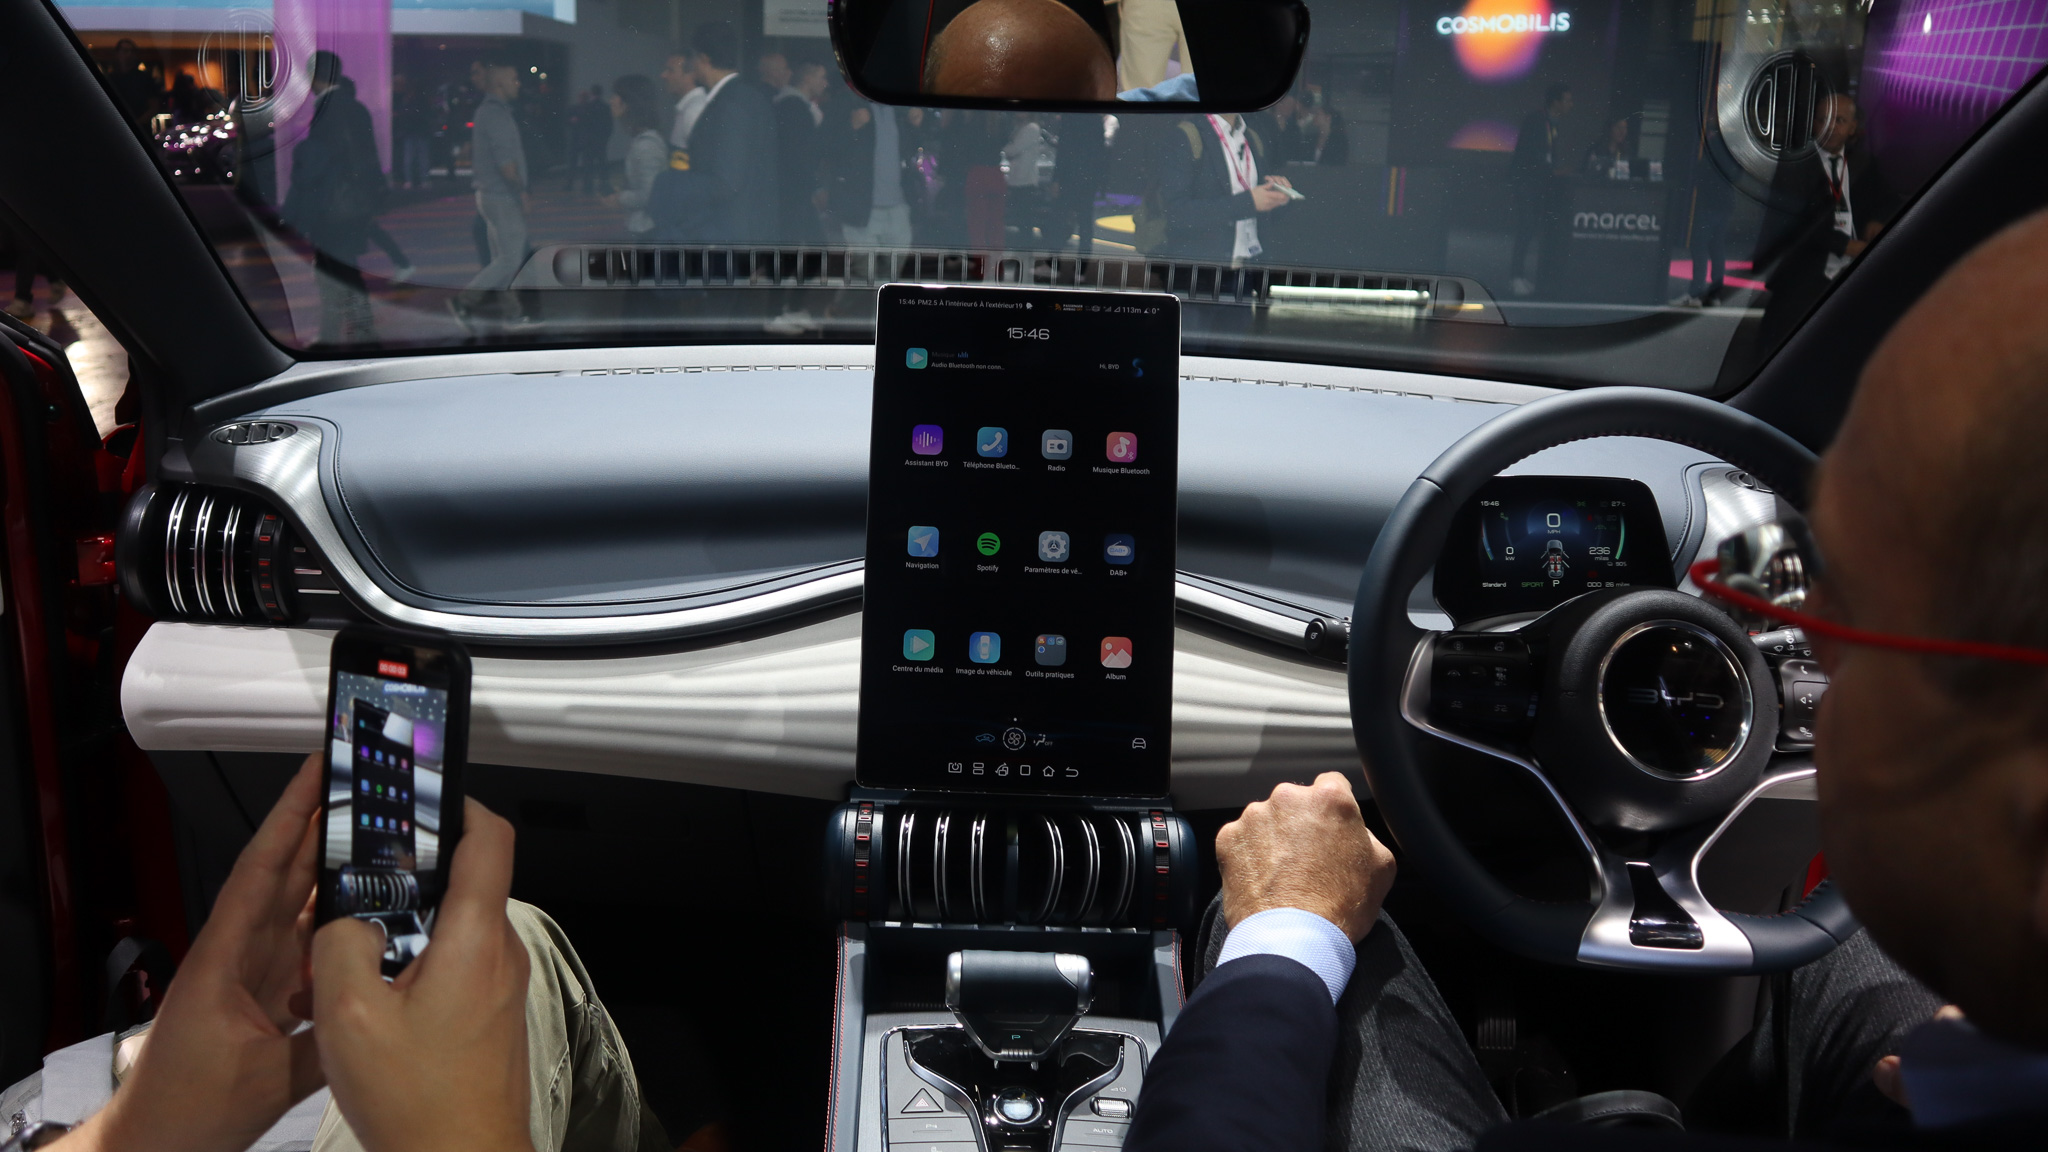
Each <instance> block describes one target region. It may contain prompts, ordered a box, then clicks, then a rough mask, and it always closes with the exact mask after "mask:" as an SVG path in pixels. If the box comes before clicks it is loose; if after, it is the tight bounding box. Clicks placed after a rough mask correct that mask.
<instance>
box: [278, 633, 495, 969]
mask: <svg viewBox="0 0 2048 1152" xmlns="http://www.w3.org/2000/svg"><path fill="white" fill-rule="evenodd" d="M469 691H470V662H469V654H468V653H467V652H465V651H464V650H463V648H462V646H461V644H459V643H458V642H457V641H456V640H455V639H454V638H452V637H449V636H445V635H435V634H427V633H413V632H399V631H394V630H391V629H384V628H367V627H352V628H348V629H344V630H343V631H342V632H341V633H340V634H339V635H337V636H336V637H335V638H334V648H333V650H332V653H331V655H330V658H329V671H328V681H327V725H328V730H327V768H326V773H325V786H324V788H323V789H322V800H321V820H320V881H319V891H318V899H317V901H316V904H315V916H316V919H317V920H318V921H319V922H320V923H322V924H325V923H327V922H328V921H330V920H333V919H336V918H338V917H342V916H350V917H355V918H356V919H360V920H367V921H369V922H371V923H373V924H375V925H376V926H377V927H378V928H379V929H381V930H382V931H383V933H384V939H385V948H384V956H383V969H384V974H385V975H386V976H395V975H397V974H398V973H399V972H400V971H402V970H403V969H404V968H405V966H406V965H407V964H409V963H411V962H412V960H413V958H414V957H416V956H418V955H419V953H420V950H421V949H423V948H425V947H426V945H427V935H428V933H429V931H430V930H431V929H432V927H433V918H434V910H435V908H436V907H438V906H439V904H440V900H441V894H442V893H443V892H444V891H446V889H447V878H448V865H449V862H450V860H451V859H452V858H453V855H454V847H455V844H456V842H457V841H459V840H460V839H462V797H463V792H462V769H463V765H464V762H465V760H466V759H467V756H468V746H469Z"/></svg>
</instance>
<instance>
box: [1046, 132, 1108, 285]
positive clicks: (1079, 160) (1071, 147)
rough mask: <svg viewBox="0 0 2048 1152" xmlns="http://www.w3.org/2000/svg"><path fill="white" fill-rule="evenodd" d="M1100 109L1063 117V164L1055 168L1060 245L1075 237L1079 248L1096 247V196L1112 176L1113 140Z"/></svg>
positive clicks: (1055, 221)
mask: <svg viewBox="0 0 2048 1152" xmlns="http://www.w3.org/2000/svg"><path fill="white" fill-rule="evenodd" d="M1104 127H1105V126H1104V124H1103V120H1102V114H1101V113H1100V112H1068V113H1066V114H1064V115H1062V116H1061V117H1060V118H1059V142H1060V150H1059V164H1058V166H1057V167H1055V168H1054V169H1053V175H1054V177H1055V179H1054V181H1053V213H1052V222H1053V232H1054V235H1053V236H1051V237H1049V238H1048V239H1050V240H1051V241H1052V243H1053V245H1054V247H1058V246H1060V245H1063V244H1065V243H1066V241H1067V237H1069V236H1072V237H1074V245H1075V250H1076V251H1078V252H1081V253H1082V254H1084V255H1085V254H1087V253H1089V252H1093V251H1094V250H1095V198H1096V196H1098V195H1100V194H1101V192H1102V184H1103V181H1104V179H1105V178H1107V176H1108V168H1109V141H1108V139H1107V138H1106V136H1105V135H1104Z"/></svg>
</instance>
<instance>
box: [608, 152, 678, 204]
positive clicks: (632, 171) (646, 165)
mask: <svg viewBox="0 0 2048 1152" xmlns="http://www.w3.org/2000/svg"><path fill="white" fill-rule="evenodd" d="M666 163H668V146H667V145H666V144H664V143H662V141H661V139H660V138H659V137H655V136H649V135H647V134H646V133H644V132H643V133H641V134H640V135H637V136H635V137H633V144H632V146H631V147H630V148H628V149H627V150H626V186H625V187H624V188H621V189H619V193H618V195H617V196H615V197H613V199H615V200H617V201H618V203H619V206H620V207H622V208H625V209H626V210H628V211H632V212H637V211H639V210H640V209H642V208H645V207H646V206H647V199H648V196H649V194H651V193H652V192H653V191H654V178H655V177H656V176H658V175H660V174H661V168H662V165H664V164H666Z"/></svg>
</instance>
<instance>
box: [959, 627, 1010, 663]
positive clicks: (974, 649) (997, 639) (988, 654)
mask: <svg viewBox="0 0 2048 1152" xmlns="http://www.w3.org/2000/svg"><path fill="white" fill-rule="evenodd" d="M967 658H968V659H969V660H972V661H974V662H975V663H976V664H993V663H995V662H996V661H998V660H1000V659H1002V658H1003V638H1002V637H1001V636H998V635H996V634H995V633H993V632H976V633H975V634H974V635H972V636H969V637H968V638H967Z"/></svg>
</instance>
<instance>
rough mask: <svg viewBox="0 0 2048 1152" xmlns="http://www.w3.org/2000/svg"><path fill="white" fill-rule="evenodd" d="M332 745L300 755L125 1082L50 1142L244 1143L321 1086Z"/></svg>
mask: <svg viewBox="0 0 2048 1152" xmlns="http://www.w3.org/2000/svg"><path fill="white" fill-rule="evenodd" d="M320 776H321V754H320V753H318V752H316V753H314V754H313V755H311V756H308V757H307V758H306V762H305V763H304V764H302V765H300V766H299V773H298V775H296V776H294V777H292V781H291V783H289V784H287V785H285V789H284V794H283V795H282V796H280V797H279V798H278V801H277V804H276V806H275V807H273V808H272V809H271V810H270V815H269V816H267V817H265V818H264V821H263V825H262V827H260V828H258V829H257V830H256V835H255V836H254V837H252V838H251V839H250V841H249V846H248V847H247V848H244V849H243V850H242V854H241V856H240V857H238V858H237V859H236V860H235V869H234V871H233V872H232V873H230V874H229V876H228V882H227V883H226V884H225V885H223V886H222V888H221V890H220V896H219V897H218V898H217V899H216V900H215V901H214V904H213V912H212V914H211V915H209V916H208V917H207V920H206V927H205V928H203V929H202V930H201V931H200V933H199V938H198V939H197V940H194V941H193V942H192V949H191V951H190V952H188V953H187V954H186V956H185V962H184V963H183V964H181V965H179V967H178V975H177V978H176V979H175V980H173V981H172V982H171V987H170V990H169V991H168V992H167V993H165V995H164V1003H163V1008H162V1010H161V1011H159V1012H158V1013H157V1017H156V1023H155V1024H154V1025H152V1026H151V1028H150V1030H149V1031H148V1032H147V1033H144V1035H145V1036H146V1037H147V1038H146V1039H145V1040H144V1041H143V1043H142V1050H141V1052H140V1054H138V1055H137V1056H136V1058H135V1066H134V1068H133V1069H132V1070H131V1071H130V1072H129V1073H128V1077H127V1079H126V1080H125V1081H124V1082H123V1083H122V1085H121V1090H120V1091H118V1092H116V1093H114V1098H113V1100H112V1101H110V1102H109V1103H108V1104H107V1106H106V1107H105V1108H103V1109H101V1110H100V1111H99V1112H98V1113H97V1114H95V1115H94V1116H92V1117H91V1118H90V1119H88V1120H86V1121H85V1122H84V1123H83V1124H81V1125H79V1126H78V1128H76V1129H75V1130H73V1131H72V1132H70V1133H69V1134H67V1135H66V1136H64V1137H63V1138H61V1139H60V1140H58V1141H57V1142H56V1144H54V1145H52V1146H51V1147H53V1148H56V1149H61V1150H62V1152H99V1150H101V1149H105V1150H107V1152H134V1150H138V1149H149V1150H150V1152H241V1150H242V1149H244V1148H247V1147H248V1146H249V1145H250V1144H252V1143H254V1142H255V1141H256V1138H257V1137H259V1136H261V1135H262V1134H263V1133H264V1132H265V1131H267V1130H269V1128H270V1126H271V1125H273V1124H275V1123H277V1120H278V1118H279V1117H280V1116H283V1115H284V1114H285V1111H286V1110H287V1109H289V1108H290V1107H291V1106H292V1105H294V1104H296V1103H298V1102H299V1101H301V1100H303V1099H305V1098H306V1097H307V1096H309V1095H311V1094H312V1093H313V1092H314V1091H315V1090H316V1089H318V1088H319V1087H320V1085H321V1083H322V1077H321V1071H320V1059H319V1054H318V1053H317V1052H316V1051H315V1050H314V1044H313V1036H312V1034H311V1033H310V1032H303V1031H299V1030H298V1026H299V1024H300V1023H301V1022H302V1021H303V1020H304V1019H305V1017H306V1015H307V1014H308V1012H309V1010H310V1007H309V1004H308V991H307V984H306V971H307V955H308V954H307V945H308V941H310V940H311V938H312V935H313V904H312V897H313V879H314V874H315V867H314V865H315V861H314V858H313V857H314V853H315V852H316V851H317V850H318V847H319V844H320V831H319V827H318V825H317V824H316V823H315V817H316V816H317V815H318V813H319V811H320Z"/></svg>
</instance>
